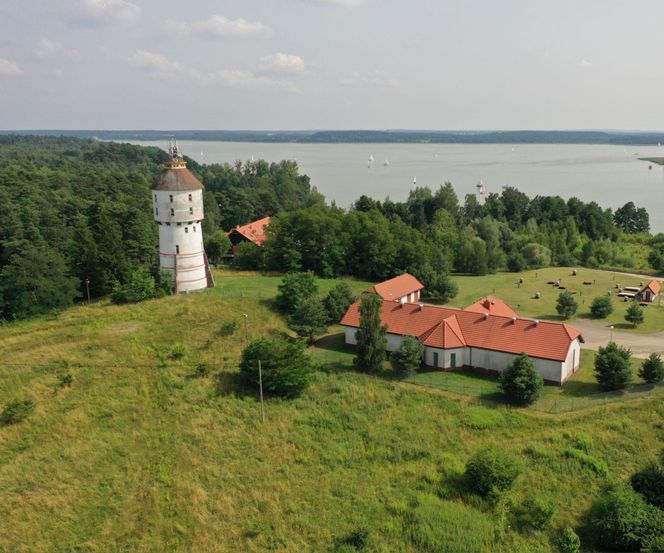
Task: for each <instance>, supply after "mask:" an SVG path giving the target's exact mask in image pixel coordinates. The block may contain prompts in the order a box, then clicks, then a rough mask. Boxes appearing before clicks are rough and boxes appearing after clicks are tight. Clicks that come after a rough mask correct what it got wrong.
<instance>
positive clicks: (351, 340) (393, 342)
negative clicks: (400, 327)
mask: <svg viewBox="0 0 664 553" xmlns="http://www.w3.org/2000/svg"><path fill="white" fill-rule="evenodd" d="M356 332H357V328H353V327H352V326H347V327H346V330H345V340H346V343H347V344H349V345H353V346H354V345H356V344H357V338H356V337H355V333H356ZM386 338H387V348H386V349H387V351H396V350H398V349H399V347H401V342H403V336H401V335H400V334H387V335H386Z"/></svg>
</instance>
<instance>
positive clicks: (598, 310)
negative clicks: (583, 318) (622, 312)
mask: <svg viewBox="0 0 664 553" xmlns="http://www.w3.org/2000/svg"><path fill="white" fill-rule="evenodd" d="M590 313H592V316H593V317H595V318H596V319H606V318H607V317H608V316H609V315H611V313H613V303H612V302H611V298H610V297H609V296H598V297H596V298H595V299H594V300H593V302H592V304H590Z"/></svg>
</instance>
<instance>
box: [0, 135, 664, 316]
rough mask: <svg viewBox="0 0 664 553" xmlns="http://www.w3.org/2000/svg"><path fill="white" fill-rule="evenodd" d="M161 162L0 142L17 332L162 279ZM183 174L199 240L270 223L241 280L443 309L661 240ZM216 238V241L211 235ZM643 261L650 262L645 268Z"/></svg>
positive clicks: (659, 263) (240, 262)
mask: <svg viewBox="0 0 664 553" xmlns="http://www.w3.org/2000/svg"><path fill="white" fill-rule="evenodd" d="M165 160H166V153H165V152H163V151H162V150H160V149H158V148H148V147H141V146H133V145H129V144H118V143H112V142H101V141H94V140H82V139H78V138H73V137H38V136H0V205H2V206H3V209H2V210H1V211H0V315H1V318H2V319H4V320H14V319H19V318H26V317H31V316H34V315H38V314H42V313H48V312H50V311H53V310H58V309H62V308H64V307H67V306H68V305H71V304H72V303H73V302H75V301H81V300H84V299H86V297H87V293H88V290H89V293H90V297H91V298H97V297H101V296H105V295H108V294H110V293H111V292H113V291H114V290H116V289H117V287H118V286H122V285H123V284H125V283H127V282H131V281H132V279H134V280H135V275H136V273H137V271H143V272H149V274H150V276H151V278H153V279H154V280H155V281H158V280H159V271H158V267H157V263H158V260H157V245H158V241H157V229H156V225H155V224H154V223H153V220H152V212H151V203H150V193H149V190H150V187H151V185H152V183H153V182H154V180H155V178H156V177H157V175H158V174H159V172H160V171H161V170H162V164H163V162H164V161H165ZM188 162H189V168H190V169H191V170H192V171H193V172H194V173H195V174H197V175H198V176H199V178H200V179H201V180H202V182H203V183H204V185H205V188H206V190H205V222H204V226H203V231H204V234H205V236H207V237H211V236H212V234H213V233H214V231H216V230H219V229H224V230H228V229H230V228H232V227H234V226H235V225H238V224H244V223H246V222H248V221H251V220H253V219H257V218H259V217H263V216H266V215H270V216H273V217H274V219H273V222H272V224H271V226H270V229H269V237H268V240H267V242H266V243H265V246H264V248H261V249H258V248H255V247H253V246H252V245H250V244H249V245H247V246H245V247H243V248H241V250H240V252H239V253H238V255H237V257H236V260H235V263H236V265H237V266H238V267H240V268H253V269H259V270H263V269H266V270H274V271H280V272H287V271H298V270H311V271H313V272H315V273H316V274H318V275H320V276H339V275H350V276H355V277H358V278H363V279H383V278H388V277H390V276H394V275H396V274H399V273H400V272H402V271H410V272H412V273H414V274H416V275H417V276H419V277H420V278H421V279H422V280H423V282H424V283H425V284H426V285H427V286H428V287H429V288H430V289H431V291H432V292H434V293H437V294H438V296H439V297H440V299H441V300H445V299H447V298H449V297H451V296H452V295H453V294H454V286H453V284H452V283H451V282H450V280H449V278H448V275H449V274H450V273H451V272H459V273H466V274H475V275H482V274H486V273H492V272H496V271H499V270H510V271H521V270H523V269H526V268H533V267H545V266H550V265H561V266H563V265H565V266H567V265H583V266H588V267H617V268H625V269H634V268H638V267H643V264H649V265H648V268H649V269H650V270H651V271H652V270H658V271H664V235H662V234H659V235H657V236H654V237H653V236H652V235H650V234H649V222H648V214H647V212H646V211H645V209H643V208H638V207H636V206H634V205H633V204H632V203H631V202H630V203H628V204H625V206H623V207H621V208H620V209H618V210H616V212H615V213H613V212H612V211H611V210H609V209H604V208H602V207H600V206H599V205H598V204H597V203H595V202H590V203H584V202H581V201H580V200H578V199H576V198H571V199H569V200H567V201H565V200H564V199H562V198H560V197H544V196H537V197H535V198H529V197H528V196H527V195H525V194H523V193H522V192H520V191H518V190H516V189H514V188H510V187H507V188H505V189H503V191H502V193H501V194H490V195H489V196H488V197H487V200H486V202H485V203H484V204H483V205H480V204H479V203H478V201H477V198H476V196H475V195H468V196H466V197H465V198H464V199H463V201H460V200H459V198H458V197H457V195H456V193H455V191H454V188H453V186H452V185H451V184H450V183H446V184H445V185H442V186H440V187H439V188H438V189H436V190H431V189H430V188H428V187H418V188H415V189H413V190H411V192H410V194H409V197H408V199H407V200H406V201H405V202H394V201H392V200H390V199H389V198H387V199H385V200H382V201H378V200H375V199H372V198H368V197H366V196H362V197H360V198H359V199H358V200H357V201H356V202H355V203H354V204H353V205H352V206H351V208H350V209H347V210H344V209H341V208H339V207H337V206H335V205H334V202H332V203H331V204H327V203H326V202H325V199H324V197H323V196H322V195H321V194H320V193H319V192H318V191H317V190H316V189H315V187H313V186H312V185H311V183H310V181H309V177H307V176H306V175H301V174H300V173H299V169H298V167H297V164H296V163H295V162H292V161H282V162H280V163H268V162H266V161H263V160H259V161H251V162H239V161H238V162H236V163H235V164H232V165H231V164H212V165H200V164H198V163H196V162H195V161H193V160H188ZM217 234H218V233H217ZM646 258H647V261H646Z"/></svg>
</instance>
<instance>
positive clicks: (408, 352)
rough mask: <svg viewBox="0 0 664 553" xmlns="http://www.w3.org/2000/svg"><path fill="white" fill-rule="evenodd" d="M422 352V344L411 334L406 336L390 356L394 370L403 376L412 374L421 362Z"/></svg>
mask: <svg viewBox="0 0 664 553" xmlns="http://www.w3.org/2000/svg"><path fill="white" fill-rule="evenodd" d="M423 354H424V346H423V345H422V344H421V343H420V342H419V341H418V340H417V339H415V338H413V337H412V336H406V337H405V338H404V339H403V341H402V342H401V345H400V346H399V349H398V350H397V351H395V352H393V353H392V355H391V356H390V362H391V363H392V368H393V369H394V372H396V373H397V374H398V375H399V376H402V377H404V378H405V377H408V376H411V375H413V374H414V373H415V371H416V370H417V369H418V368H419V367H420V365H421V364H422V355H423Z"/></svg>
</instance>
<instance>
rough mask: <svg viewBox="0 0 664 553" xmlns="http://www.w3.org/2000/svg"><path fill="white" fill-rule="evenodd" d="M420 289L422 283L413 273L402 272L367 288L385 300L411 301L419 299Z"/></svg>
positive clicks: (422, 287) (421, 288)
mask: <svg viewBox="0 0 664 553" xmlns="http://www.w3.org/2000/svg"><path fill="white" fill-rule="evenodd" d="M422 290H424V284H422V283H421V282H420V281H419V280H417V279H416V278H415V277H414V276H413V275H410V274H408V273H404V274H402V275H399V276H397V277H394V278H391V279H390V280H386V281H385V282H380V283H378V284H376V285H375V286H372V287H371V288H369V290H368V291H369V292H373V293H375V294H378V295H379V296H380V297H381V298H383V300H385V301H397V302H400V303H407V302H410V303H413V302H417V301H420V294H421V292H422Z"/></svg>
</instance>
